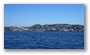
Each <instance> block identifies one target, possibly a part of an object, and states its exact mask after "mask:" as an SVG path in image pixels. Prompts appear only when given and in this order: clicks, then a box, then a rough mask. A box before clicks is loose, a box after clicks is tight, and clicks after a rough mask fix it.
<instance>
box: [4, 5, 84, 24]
mask: <svg viewBox="0 0 90 55" xmlns="http://www.w3.org/2000/svg"><path fill="white" fill-rule="evenodd" d="M58 23H60V24H80V25H84V4H4V26H32V25H35V24H42V25H44V24H58Z"/></svg>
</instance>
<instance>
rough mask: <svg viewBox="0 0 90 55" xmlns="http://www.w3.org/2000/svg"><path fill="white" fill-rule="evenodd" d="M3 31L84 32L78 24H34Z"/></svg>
mask: <svg viewBox="0 0 90 55" xmlns="http://www.w3.org/2000/svg"><path fill="white" fill-rule="evenodd" d="M4 31H72V32H73V31H84V26H83V25H78V24H45V25H41V24H35V25H32V26H22V27H17V26H8V27H4Z"/></svg>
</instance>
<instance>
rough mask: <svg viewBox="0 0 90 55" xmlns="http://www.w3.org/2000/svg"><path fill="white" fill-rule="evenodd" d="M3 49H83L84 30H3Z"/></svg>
mask: <svg viewBox="0 0 90 55" xmlns="http://www.w3.org/2000/svg"><path fill="white" fill-rule="evenodd" d="M4 48H5V49H83V48H84V32H30V31H22V32H20V31H5V32H4Z"/></svg>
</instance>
